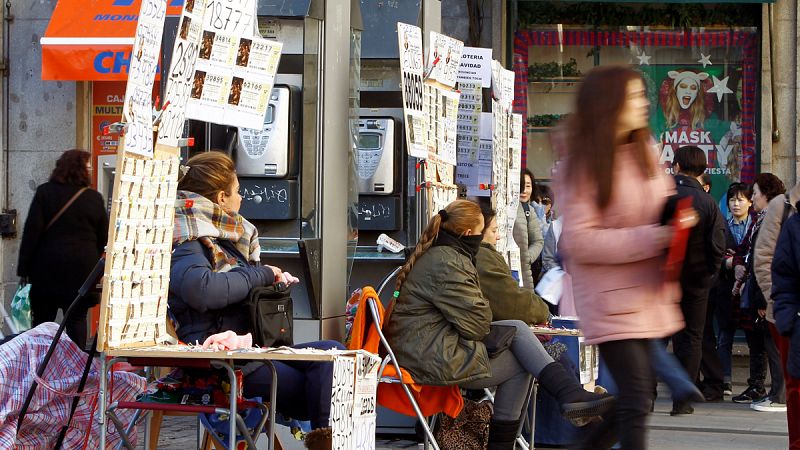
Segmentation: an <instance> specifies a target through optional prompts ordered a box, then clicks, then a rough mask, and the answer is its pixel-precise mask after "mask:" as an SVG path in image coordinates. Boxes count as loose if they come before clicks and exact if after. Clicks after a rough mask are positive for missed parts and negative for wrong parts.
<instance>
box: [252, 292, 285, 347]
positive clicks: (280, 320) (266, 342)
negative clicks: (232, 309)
mask: <svg viewBox="0 0 800 450" xmlns="http://www.w3.org/2000/svg"><path fill="white" fill-rule="evenodd" d="M247 301H248V305H247V309H248V313H249V315H250V320H251V321H252V327H251V329H252V332H253V344H256V345H258V346H261V347H280V346H283V345H293V344H294V339H293V338H292V333H293V317H292V315H293V308H292V296H291V295H290V293H289V288H286V287H282V288H279V287H275V286H264V287H256V288H253V290H251V291H250V297H249V298H248V300H247Z"/></svg>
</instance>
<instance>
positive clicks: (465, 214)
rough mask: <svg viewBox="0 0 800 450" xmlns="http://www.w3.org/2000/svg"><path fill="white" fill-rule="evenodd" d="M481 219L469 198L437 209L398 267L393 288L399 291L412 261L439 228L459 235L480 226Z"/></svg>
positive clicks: (432, 239)
mask: <svg viewBox="0 0 800 450" xmlns="http://www.w3.org/2000/svg"><path fill="white" fill-rule="evenodd" d="M481 219H482V214H481V208H480V206H478V204H477V203H475V202H471V201H469V200H456V201H454V202H452V203H450V204H449V205H447V206H446V207H445V208H444V209H443V210H441V211H439V213H438V214H435V215H434V216H433V217H431V219H430V221H429V222H428V226H427V227H425V231H423V232H422V235H421V236H420V237H419V242H417V246H416V247H414V251H413V252H412V253H411V256H409V257H408V261H406V263H405V264H404V265H403V268H402V269H400V273H398V274H397V283H396V284H395V289H396V290H397V291H400V287H402V286H403V283H404V282H405V281H406V277H407V276H408V273H409V272H411V268H412V267H414V263H416V262H417V259H419V257H420V256H422V255H423V254H424V253H425V252H426V251H428V249H429V248H431V246H432V245H433V242H434V241H435V240H436V236H438V235H439V230H440V229H442V228H444V229H445V230H447V231H449V232H451V233H453V234H455V235H457V236H461V235H463V234H464V233H466V232H467V231H468V230H470V229H472V230H475V228H477V227H478V226H480V223H481Z"/></svg>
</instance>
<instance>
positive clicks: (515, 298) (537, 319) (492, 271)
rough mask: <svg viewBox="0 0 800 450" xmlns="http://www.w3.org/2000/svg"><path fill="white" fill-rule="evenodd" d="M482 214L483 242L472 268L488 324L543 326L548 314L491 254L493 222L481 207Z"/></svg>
mask: <svg viewBox="0 0 800 450" xmlns="http://www.w3.org/2000/svg"><path fill="white" fill-rule="evenodd" d="M481 209H482V212H483V223H484V224H485V225H486V226H485V227H484V229H483V235H482V236H483V241H482V242H481V248H480V249H478V255H477V256H476V258H475V265H476V266H477V269H478V280H479V281H480V285H481V292H482V293H483V298H485V299H486V300H488V301H489V306H490V307H491V309H492V320H493V321H497V320H521V321H523V322H525V323H527V324H531V325H535V324H542V323H547V320H548V319H549V318H550V311H549V309H548V308H547V305H546V304H545V303H544V300H542V299H541V298H540V297H539V296H538V295H536V292H534V291H533V290H531V289H526V288H524V287H520V286H519V283H518V282H517V280H515V279H514V277H513V276H511V269H509V268H508V264H506V260H505V259H504V258H503V255H501V254H500V253H498V251H497V250H495V248H494V245H495V244H496V243H497V219H496V217H495V212H494V210H493V209H492V208H491V207H489V206H482V207H481Z"/></svg>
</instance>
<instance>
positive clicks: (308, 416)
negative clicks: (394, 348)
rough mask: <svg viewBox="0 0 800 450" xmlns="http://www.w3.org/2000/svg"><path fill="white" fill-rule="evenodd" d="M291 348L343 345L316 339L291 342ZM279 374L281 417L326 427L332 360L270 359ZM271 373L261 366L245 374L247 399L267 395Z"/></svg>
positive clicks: (337, 346)
mask: <svg viewBox="0 0 800 450" xmlns="http://www.w3.org/2000/svg"><path fill="white" fill-rule="evenodd" d="M293 348H316V349H320V350H331V349H338V350H343V349H344V346H343V345H342V344H340V343H338V342H336V341H317V342H308V343H305V344H297V345H294V346H293ZM273 364H275V371H276V372H277V373H278V399H277V402H276V405H275V406H276V408H277V410H278V412H280V413H281V414H283V416H284V417H286V418H289V417H291V418H292V419H297V420H310V421H311V427H312V428H326V427H329V426H330V424H329V423H328V422H329V421H330V415H331V388H332V384H333V363H331V362H319V361H291V362H280V361H273ZM271 384H272V372H271V371H270V369H269V367H268V366H264V365H261V366H260V367H259V368H258V369H257V370H255V371H253V372H252V373H250V374H248V375H247V376H246V377H244V396H245V397H246V398H252V397H261V398H263V399H267V398H269V392H270V385H271Z"/></svg>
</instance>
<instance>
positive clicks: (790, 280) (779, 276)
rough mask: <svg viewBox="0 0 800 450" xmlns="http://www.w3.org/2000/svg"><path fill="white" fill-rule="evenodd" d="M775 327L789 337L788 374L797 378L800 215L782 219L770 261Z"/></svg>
mask: <svg viewBox="0 0 800 450" xmlns="http://www.w3.org/2000/svg"><path fill="white" fill-rule="evenodd" d="M772 300H773V301H774V302H775V304H774V314H775V327H776V328H777V329H778V332H780V333H781V334H782V335H784V336H789V338H790V341H791V343H790V345H789V348H790V350H791V351H790V354H789V361H788V363H787V369H788V371H789V373H790V374H791V375H792V376H794V377H798V376H800V317H798V314H800V215H797V214H795V215H794V216H792V217H790V218H789V219H787V220H786V223H785V224H784V225H783V229H782V230H781V233H780V237H779V238H778V245H777V246H776V247H775V256H774V257H773V258H772Z"/></svg>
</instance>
